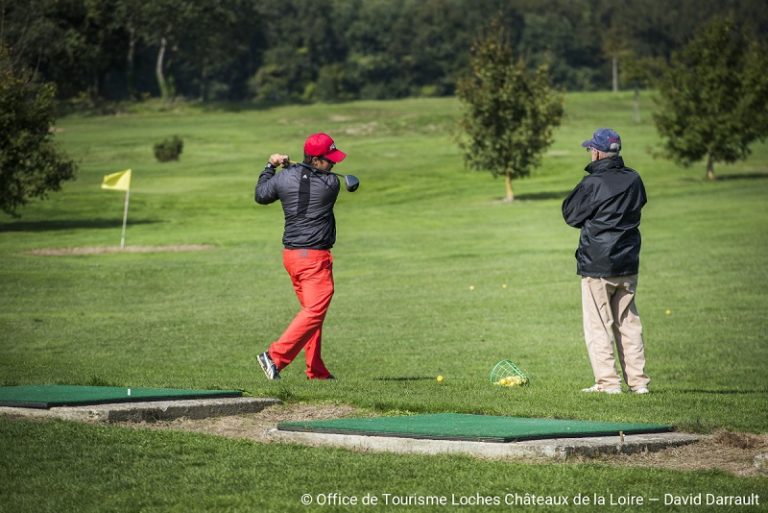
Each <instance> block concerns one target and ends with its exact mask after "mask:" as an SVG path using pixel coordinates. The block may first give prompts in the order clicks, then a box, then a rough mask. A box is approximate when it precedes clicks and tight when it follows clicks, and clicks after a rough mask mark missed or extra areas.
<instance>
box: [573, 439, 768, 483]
mask: <svg viewBox="0 0 768 513" xmlns="http://www.w3.org/2000/svg"><path fill="white" fill-rule="evenodd" d="M766 452H768V434H759V435H756V434H750V433H732V432H730V431H718V432H717V433H715V434H714V435H712V436H708V437H706V438H704V439H703V440H702V441H700V442H698V443H695V444H692V445H686V446H683V447H673V448H670V449H665V450H663V451H658V452H648V453H641V454H617V455H615V456H599V457H597V458H594V459H592V460H591V461H600V462H605V463H611V464H617V465H627V466H632V467H657V468H667V469H672V470H688V471H691V470H723V471H726V472H730V473H732V474H736V475H738V476H757V475H764V474H761V473H760V471H759V470H758V469H757V467H756V466H755V457H756V456H757V455H758V454H764V453H766ZM584 460H586V459H584Z"/></svg>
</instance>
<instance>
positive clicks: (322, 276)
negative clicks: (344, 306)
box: [269, 249, 333, 379]
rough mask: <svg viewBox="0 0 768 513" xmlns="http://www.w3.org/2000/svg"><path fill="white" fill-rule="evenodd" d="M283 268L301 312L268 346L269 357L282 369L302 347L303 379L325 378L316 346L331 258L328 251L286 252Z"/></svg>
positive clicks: (330, 281) (327, 303) (326, 301)
mask: <svg viewBox="0 0 768 513" xmlns="http://www.w3.org/2000/svg"><path fill="white" fill-rule="evenodd" d="M283 265H284V266H285V270H286V271H288V274H289V275H290V276H291V281H292V282H293V288H294V290H295V291H296V297H298V298H299V303H301V310H300V311H299V313H298V314H296V317H295V318H294V319H293V321H292V322H291V324H290V325H288V328H286V330H285V332H284V333H283V334H282V335H281V336H280V338H279V339H277V341H275V342H273V343H272V345H271V346H269V356H270V357H271V358H272V360H273V361H274V362H275V365H277V368H278V369H283V368H285V367H286V366H287V365H288V364H289V363H291V362H292V361H293V359H294V358H296V356H297V355H298V354H299V352H300V351H301V349H302V348H304V355H305V357H306V359H307V370H306V373H307V377H308V378H310V379H326V378H328V377H329V376H330V375H331V373H330V372H328V369H326V368H325V364H324V363H323V358H322V357H321V355H320V347H321V342H322V332H323V321H324V320H325V314H326V313H327V312H328V307H329V306H330V304H331V298H332V297H333V257H332V256H331V252H330V251H329V250H321V249H286V250H283Z"/></svg>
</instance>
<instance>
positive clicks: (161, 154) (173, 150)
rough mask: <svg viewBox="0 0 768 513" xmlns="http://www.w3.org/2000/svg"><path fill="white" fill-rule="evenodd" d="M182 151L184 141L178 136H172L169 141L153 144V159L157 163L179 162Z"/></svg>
mask: <svg viewBox="0 0 768 513" xmlns="http://www.w3.org/2000/svg"><path fill="white" fill-rule="evenodd" d="M182 149H184V141H182V140H181V137H179V136H178V135H174V136H173V137H172V138H170V139H165V140H163V141H161V142H159V143H157V144H155V158H156V159H157V160H158V162H169V161H171V160H179V155H181V150H182Z"/></svg>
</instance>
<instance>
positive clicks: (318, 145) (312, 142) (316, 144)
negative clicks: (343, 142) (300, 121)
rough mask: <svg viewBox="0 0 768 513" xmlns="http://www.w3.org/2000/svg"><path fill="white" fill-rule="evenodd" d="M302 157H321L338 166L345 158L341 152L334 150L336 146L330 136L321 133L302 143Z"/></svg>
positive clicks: (344, 154)
mask: <svg viewBox="0 0 768 513" xmlns="http://www.w3.org/2000/svg"><path fill="white" fill-rule="evenodd" d="M304 155H309V156H310V157H323V158H324V159H328V160H330V161H331V162H333V163H334V164H338V163H339V162H341V161H342V160H344V159H345V158H346V156H347V154H346V153H344V152H343V151H339V150H338V149H336V144H335V143H334V142H333V139H331V136H330V135H328V134H324V133H322V132H320V133H318V134H312V135H310V136H309V137H307V140H306V142H305V143H304Z"/></svg>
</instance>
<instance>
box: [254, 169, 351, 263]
mask: <svg viewBox="0 0 768 513" xmlns="http://www.w3.org/2000/svg"><path fill="white" fill-rule="evenodd" d="M339 188H340V184H339V179H338V178H337V177H336V176H335V175H331V174H328V173H322V172H315V171H312V170H311V169H309V168H306V167H303V166H301V165H299V164H292V165H291V166H289V167H287V168H286V169H284V170H283V171H281V172H280V173H278V174H277V175H276V174H275V170H274V169H272V168H270V167H267V168H265V169H264V171H262V172H261V174H260V175H259V181H258V183H257V184H256V192H255V199H256V202H257V203H261V204H262V205H267V204H269V203H272V202H273V201H276V200H278V199H279V200H280V203H281V204H282V205H283V214H284V215H285V230H284V231H283V246H285V247H286V248H289V249H298V248H306V249H331V248H332V247H333V245H334V244H335V243H336V219H335V218H334V216H333V205H334V204H335V203H336V198H337V197H338V196H339Z"/></svg>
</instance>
